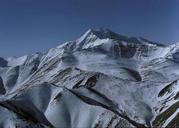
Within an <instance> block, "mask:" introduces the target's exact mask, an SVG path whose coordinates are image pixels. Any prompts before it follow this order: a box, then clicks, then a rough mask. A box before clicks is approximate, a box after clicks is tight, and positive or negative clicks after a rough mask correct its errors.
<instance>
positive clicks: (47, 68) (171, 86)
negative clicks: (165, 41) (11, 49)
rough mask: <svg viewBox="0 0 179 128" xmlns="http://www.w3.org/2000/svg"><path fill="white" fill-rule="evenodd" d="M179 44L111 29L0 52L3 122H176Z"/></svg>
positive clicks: (81, 125) (58, 125)
mask: <svg viewBox="0 0 179 128" xmlns="http://www.w3.org/2000/svg"><path fill="white" fill-rule="evenodd" d="M178 62H179V45H178V43H176V44H173V45H170V46H165V45H162V44H159V43H155V42H150V41H148V40H146V39H144V38H135V37H127V36H122V35H119V34H116V33H114V32H112V31H111V30H108V29H90V30H88V31H87V32H86V33H85V34H84V35H83V36H81V37H80V38H78V39H77V40H75V41H69V42H66V43H64V44H61V45H59V46H57V47H56V48H52V49H50V50H49V51H47V52H46V53H35V54H32V55H26V56H22V57H19V58H14V57H10V58H6V59H3V58H0V116H1V117H3V118H0V127H2V128H9V127H10V128H15V127H22V128H25V127H29V128H31V127H33V128H42V127H50V128H53V127H55V128H91V127H92V128H103V127H107V128H111V127H112V128H115V127H116V128H120V127H122V128H125V127H166V126H170V127H174V126H177V125H178V124H177V122H179V121H178V107H179V101H178V100H179V84H178V80H179V64H178Z"/></svg>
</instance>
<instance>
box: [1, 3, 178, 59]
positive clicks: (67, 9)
mask: <svg viewBox="0 0 179 128" xmlns="http://www.w3.org/2000/svg"><path fill="white" fill-rule="evenodd" d="M101 27H104V28H109V29H111V30H113V31H114V32H117V33H120V34H123V35H127V36H142V37H144V38H147V39H149V40H152V41H159V42H162V43H166V44H171V43H174V42H176V41H179V0H0V56H3V57H7V56H20V55H23V54H27V53H33V52H36V51H45V50H48V49H49V48H51V47H55V46H57V45H58V44H60V43H63V42H65V41H69V40H74V39H76V38H78V37H79V36H81V35H82V34H83V33H84V32H85V31H86V30H88V29H89V28H101Z"/></svg>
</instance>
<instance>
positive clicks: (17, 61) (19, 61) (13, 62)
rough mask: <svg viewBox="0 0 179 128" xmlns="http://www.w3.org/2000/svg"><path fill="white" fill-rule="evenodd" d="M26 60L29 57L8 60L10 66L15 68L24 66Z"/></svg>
mask: <svg viewBox="0 0 179 128" xmlns="http://www.w3.org/2000/svg"><path fill="white" fill-rule="evenodd" d="M26 59H27V55H25V56H21V57H9V58H7V59H6V60H7V61H8V66H11V67H15V66H18V65H22V64H24V62H25V60H26Z"/></svg>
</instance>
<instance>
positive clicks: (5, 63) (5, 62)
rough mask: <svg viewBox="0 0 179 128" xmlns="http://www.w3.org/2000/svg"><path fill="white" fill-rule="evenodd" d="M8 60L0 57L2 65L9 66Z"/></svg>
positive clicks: (0, 65)
mask: <svg viewBox="0 0 179 128" xmlns="http://www.w3.org/2000/svg"><path fill="white" fill-rule="evenodd" d="M7 63H8V62H7V61H6V60H5V59H3V58H1V57H0V67H6V66H7Z"/></svg>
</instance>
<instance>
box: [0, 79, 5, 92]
mask: <svg viewBox="0 0 179 128" xmlns="http://www.w3.org/2000/svg"><path fill="white" fill-rule="evenodd" d="M5 93H6V90H5V88H4V84H3V80H2V78H1V77H0V94H1V95H2V94H5Z"/></svg>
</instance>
